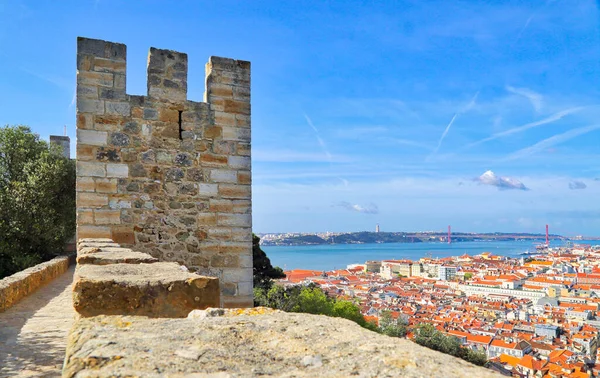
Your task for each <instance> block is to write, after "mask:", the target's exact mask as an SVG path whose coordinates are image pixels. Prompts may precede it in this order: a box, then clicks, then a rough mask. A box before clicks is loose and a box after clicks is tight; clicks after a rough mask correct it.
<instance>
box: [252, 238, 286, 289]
mask: <svg viewBox="0 0 600 378" xmlns="http://www.w3.org/2000/svg"><path fill="white" fill-rule="evenodd" d="M252 259H253V268H254V287H255V288H264V289H266V290H269V289H270V288H271V286H272V285H273V280H274V279H277V278H285V274H284V273H283V270H282V269H281V268H280V267H273V265H271V260H270V259H269V257H268V256H267V254H266V253H265V251H263V250H262V248H260V238H259V237H258V236H256V235H254V234H252Z"/></svg>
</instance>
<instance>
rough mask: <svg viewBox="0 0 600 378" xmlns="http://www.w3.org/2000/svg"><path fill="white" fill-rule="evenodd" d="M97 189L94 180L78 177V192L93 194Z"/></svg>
mask: <svg viewBox="0 0 600 378" xmlns="http://www.w3.org/2000/svg"><path fill="white" fill-rule="evenodd" d="M95 189H96V184H95V183H94V179H93V178H91V177H78V178H77V191H78V192H93V191H94V190H95Z"/></svg>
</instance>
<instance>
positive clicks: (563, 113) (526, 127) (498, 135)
mask: <svg viewBox="0 0 600 378" xmlns="http://www.w3.org/2000/svg"><path fill="white" fill-rule="evenodd" d="M581 109H584V107H582V106H579V107H574V108H569V109H565V110H561V111H560V112H558V113H554V114H552V115H550V116H548V117H546V118H544V119H541V120H539V121H535V122H530V123H526V124H525V125H522V126H518V127H513V128H512V129H508V130H505V131H502V132H499V133H495V134H492V135H490V136H489V137H487V138H484V139H481V140H478V141H477V142H473V143H471V144H469V145H467V146H465V147H464V148H465V149H467V148H471V147H474V146H477V145H479V144H482V143H486V142H489V141H492V140H494V139H498V138H502V137H506V136H509V135H512V134H517V133H522V132H524V131H526V130H529V129H532V128H534V127H538V126H542V125H545V124H548V123H552V122H556V121H558V120H560V119H561V118H563V117H566V116H568V115H569V114H572V113H575V112H578V111H580V110H581Z"/></svg>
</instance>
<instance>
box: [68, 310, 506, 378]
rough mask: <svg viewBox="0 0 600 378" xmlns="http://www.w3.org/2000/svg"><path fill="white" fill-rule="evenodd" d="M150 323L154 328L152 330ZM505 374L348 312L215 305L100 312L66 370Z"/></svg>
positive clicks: (79, 328) (76, 343) (85, 322)
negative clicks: (178, 312)
mask: <svg viewBox="0 0 600 378" xmlns="http://www.w3.org/2000/svg"><path fill="white" fill-rule="evenodd" d="M149 330H151V332H149ZM130 376H131V377H134V376H135V377H150V378H152V377H213V376H214V377H255V376H285V377H351V376H357V377H478V378H488V377H489V378H491V377H498V376H499V375H497V374H495V373H494V372H493V371H490V370H487V369H484V368H482V367H477V366H475V365H472V364H470V363H468V362H466V361H463V360H460V359H458V358H455V357H452V356H449V355H446V354H442V353H439V352H435V351H433V350H431V349H427V348H424V347H421V346H419V345H417V344H415V343H413V342H411V341H409V340H406V339H400V338H393V337H388V336H384V335H381V334H377V333H375V332H372V331H368V330H366V329H364V328H361V327H360V326H358V325H357V324H356V323H353V322H351V321H349V320H345V319H341V318H330V317H326V316H319V315H309V314H293V313H285V312H277V311H273V310H270V309H264V308H256V309H237V310H223V309H210V310H207V311H204V312H197V311H195V312H194V313H192V316H191V318H188V319H160V320H158V319H149V318H144V317H135V316H98V317H94V318H85V319H81V320H79V321H78V322H77V323H76V325H75V326H74V327H73V329H72V330H71V333H70V335H69V338H68V344H67V353H66V358H65V364H64V370H63V377H67V378H70V377H130Z"/></svg>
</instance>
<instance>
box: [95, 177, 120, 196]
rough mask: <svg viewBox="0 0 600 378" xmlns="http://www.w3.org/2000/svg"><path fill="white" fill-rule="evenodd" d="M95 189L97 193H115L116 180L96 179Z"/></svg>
mask: <svg viewBox="0 0 600 378" xmlns="http://www.w3.org/2000/svg"><path fill="white" fill-rule="evenodd" d="M95 189H96V192H98V193H117V179H109V178H97V179H96V184H95Z"/></svg>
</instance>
